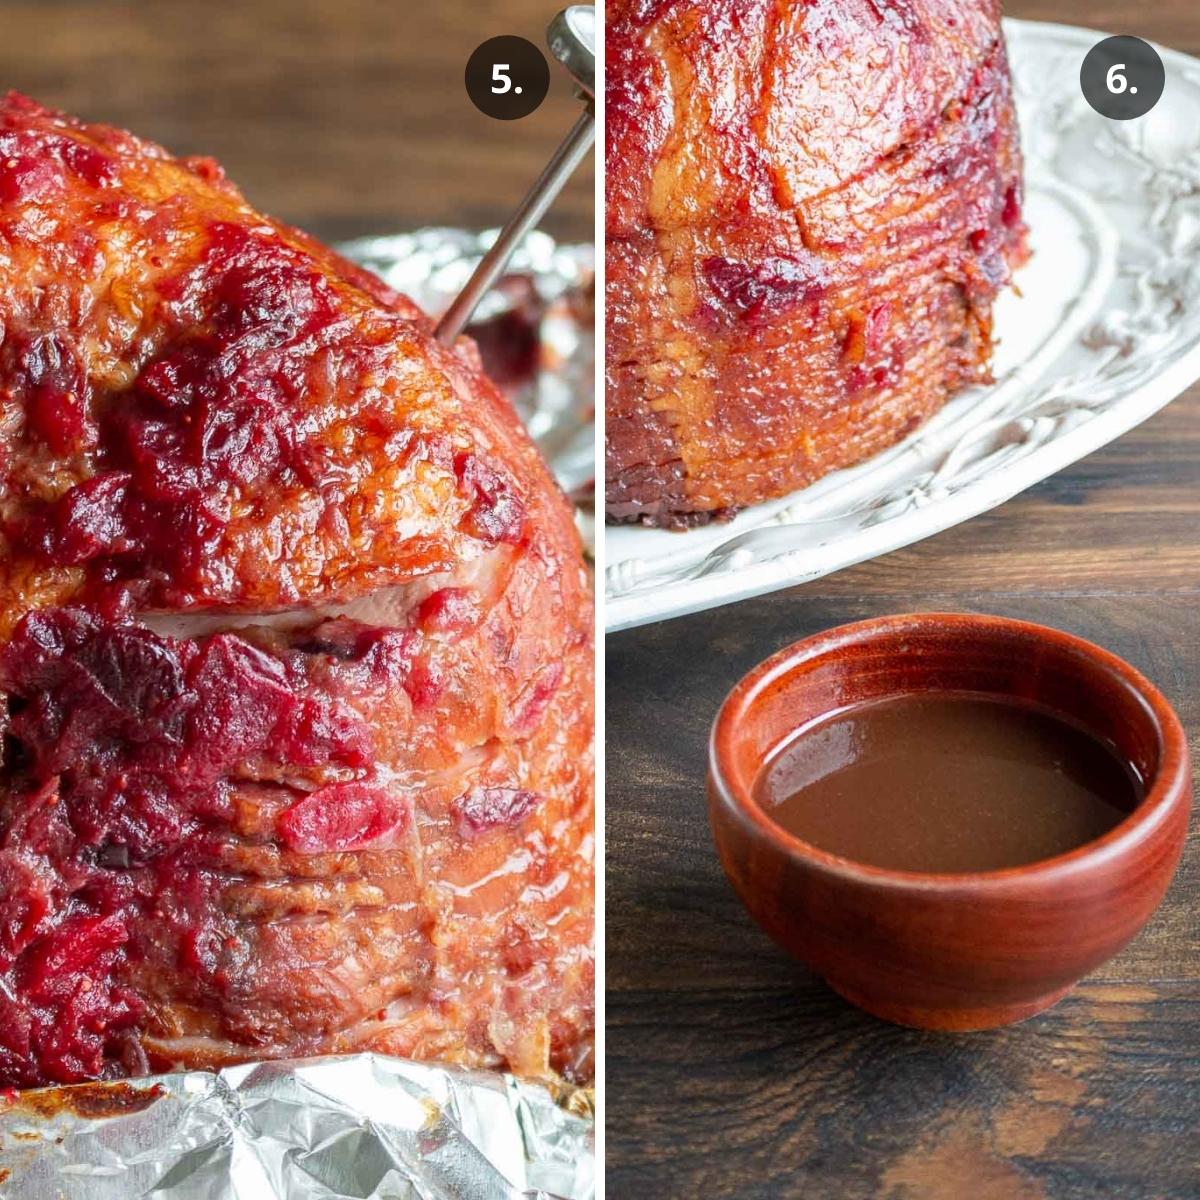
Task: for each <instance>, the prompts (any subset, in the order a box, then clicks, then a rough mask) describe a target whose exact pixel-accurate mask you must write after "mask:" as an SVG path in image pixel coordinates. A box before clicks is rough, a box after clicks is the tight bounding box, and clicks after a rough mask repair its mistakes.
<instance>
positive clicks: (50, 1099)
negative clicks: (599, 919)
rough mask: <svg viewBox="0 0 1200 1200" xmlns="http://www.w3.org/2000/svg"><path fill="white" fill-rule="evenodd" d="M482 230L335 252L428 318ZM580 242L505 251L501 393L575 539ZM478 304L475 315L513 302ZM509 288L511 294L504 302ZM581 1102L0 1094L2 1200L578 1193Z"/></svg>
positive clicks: (582, 496)
mask: <svg viewBox="0 0 1200 1200" xmlns="http://www.w3.org/2000/svg"><path fill="white" fill-rule="evenodd" d="M494 237H495V232H494V231H493V232H490V233H484V234H477V233H468V232H466V231H464V230H459V229H425V230H419V231H417V232H415V233H410V234H400V235H397V236H392V237H376V238H363V239H359V240H357V241H354V242H350V243H348V244H346V245H343V246H341V247H339V249H340V251H341V252H342V253H343V254H345V255H346V256H347V257H349V258H352V259H354V260H356V261H358V262H360V263H362V264H363V265H364V266H367V267H369V268H371V269H372V270H373V271H375V272H376V273H377V274H379V275H381V276H382V277H383V278H384V280H385V281H386V282H387V283H389V284H390V285H391V286H392V287H394V288H396V289H397V290H398V291H401V292H404V293H405V294H406V295H408V296H411V297H412V298H413V299H414V300H416V301H417V303H418V304H420V305H421V306H422V308H424V309H425V310H426V311H427V312H429V313H430V314H431V315H434V316H436V315H438V314H439V313H440V312H441V311H442V310H443V309H444V308H445V307H446V306H447V305H448V304H449V302H450V300H451V299H452V298H453V296H454V295H455V294H456V292H457V291H458V289H459V288H460V287H461V286H462V284H463V283H464V282H465V281H466V279H467V277H468V276H469V274H470V273H471V270H472V269H473V267H474V265H475V263H476V262H477V261H478V258H479V256H480V255H481V254H482V253H483V251H484V250H485V249H486V248H487V246H489V245H490V244H491V242H492V240H493V239H494ZM593 262H594V255H593V248H592V247H591V246H560V245H558V244H557V243H556V242H555V241H554V239H552V238H550V237H548V236H547V235H546V234H543V233H540V232H538V233H533V234H531V235H530V236H529V237H528V238H526V240H525V242H524V243H523V244H522V246H521V248H520V249H519V251H518V252H517V254H516V255H515V256H514V259H513V262H512V263H511V265H510V267H509V272H508V276H507V277H506V279H508V280H518V281H520V282H521V283H522V285H523V288H524V295H525V300H526V301H527V302H528V300H529V288H528V287H527V286H524V285H527V284H531V285H532V289H533V293H534V297H533V298H534V303H533V304H532V305H530V304H528V303H526V308H527V309H529V311H530V312H531V313H532V315H533V318H534V319H535V322H536V362H535V363H534V368H533V370H532V371H531V372H529V373H528V377H527V378H523V379H519V380H517V381H515V382H514V383H513V384H512V385H511V386H510V388H509V392H510V395H511V396H512V399H513V401H514V403H515V404H516V406H517V408H518V411H519V412H520V413H521V415H522V418H523V419H524V420H525V422H526V425H527V426H528V428H529V430H530V432H531V433H532V434H533V436H534V438H535V439H536V440H537V441H538V443H539V445H540V446H541V448H542V452H543V454H545V456H546V458H547V460H548V461H549V462H550V465H551V467H552V468H553V469H554V471H555V473H556V475H557V477H558V479H559V482H560V483H561V484H562V486H563V488H564V490H565V491H566V492H567V493H568V494H570V495H571V496H572V497H573V498H574V499H575V501H576V504H577V511H578V513H579V517H580V524H581V526H582V528H583V530H584V535H585V539H587V540H588V544H589V545H591V544H592V538H593V537H594V524H593V518H592V505H591V496H592V493H593V491H594V486H593V484H594V465H593V464H594V453H593V445H594V420H595V392H594V362H595V340H594V320H593V303H592V281H593ZM503 283H504V281H502V286H501V287H500V288H499V289H498V290H497V291H496V292H494V293H492V294H491V295H489V296H488V297H485V299H484V301H483V302H482V303H481V305H480V308H479V310H478V312H477V313H476V316H475V319H474V321H473V323H472V324H473V326H474V325H475V324H477V323H479V322H487V321H489V320H491V319H493V318H495V317H498V316H501V315H502V314H503V313H504V312H505V310H506V306H507V305H510V304H511V303H512V299H513V293H512V291H511V290H509V291H506V290H505V288H504V287H503ZM519 292H520V289H518V294H519ZM594 1179H595V1161H594V1128H593V1121H592V1118H591V1109H590V1099H589V1095H588V1093H586V1092H582V1091H577V1092H573V1093H569V1094H565V1095H560V1096H555V1095H552V1094H551V1093H550V1092H549V1091H547V1090H546V1089H544V1088H542V1087H539V1086H537V1085H535V1084H532V1083H528V1082H523V1081H520V1080H517V1079H514V1078H513V1077H511V1076H508V1075H501V1074H498V1073H489V1072H470V1071H461V1070H456V1069H453V1068H445V1067H438V1066H432V1065H428V1064H422V1063H413V1062H408V1061H405V1060H401V1059H395V1058H387V1057H384V1056H380V1055H374V1054H359V1055H351V1056H348V1057H344V1058H326V1059H311V1060H305V1061H292V1062H269V1063H249V1064H245V1065H242V1066H237V1067H230V1068H227V1069H225V1070H223V1071H221V1072H219V1073H217V1074H212V1073H209V1072H203V1071H192V1072H185V1073H179V1074H171V1075H159V1076H153V1077H150V1078H147V1079H138V1080H129V1081H126V1082H121V1083H106V1084H82V1085H78V1086H75V1087H63V1088H52V1089H44V1090H36V1091H26V1092H8V1093H0V1200H57V1198H59V1197H61V1198H63V1200H76V1198H78V1200H110V1198H111V1200H118V1198H119V1200H132V1198H134V1197H138V1198H142V1197H145V1198H146V1200H150V1198H153V1200H276V1198H278V1200H340V1198H342V1197H354V1198H355V1200H410V1198H411V1200H591V1198H592V1196H593V1195H594V1190H595V1185H594Z"/></svg>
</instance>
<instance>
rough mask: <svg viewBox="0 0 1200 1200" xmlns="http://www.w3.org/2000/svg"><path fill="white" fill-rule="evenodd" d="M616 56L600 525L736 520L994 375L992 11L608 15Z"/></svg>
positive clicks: (651, 9)
mask: <svg viewBox="0 0 1200 1200" xmlns="http://www.w3.org/2000/svg"><path fill="white" fill-rule="evenodd" d="M606 63H607V66H606V84H605V86H606V103H607V108H606V113H607V118H606V119H607V149H606V158H607V190H608V208H607V216H606V260H607V277H606V323H607V335H606V374H607V388H606V412H607V427H606V429H607V466H606V511H607V514H608V516H609V518H610V519H612V520H617V521H641V522H643V523H646V524H653V525H663V526H673V527H681V526H687V525H693V524H697V523H699V522H703V521H707V520H710V519H712V518H719V517H726V516H729V515H730V514H731V513H733V512H735V511H736V510H737V509H739V508H741V507H744V506H745V505H748V504H753V503H755V502H757V501H760V500H764V499H766V498H768V497H772V496H777V495H782V494H784V493H786V492H789V491H791V490H793V489H795V488H797V487H801V486H803V485H806V484H808V483H811V482H813V481H814V480H815V479H817V478H819V477H820V476H822V475H824V474H826V473H827V472H829V471H831V470H833V469H835V468H837V467H844V466H848V465H850V464H852V463H855V462H858V461H859V460H861V459H863V458H865V457H867V456H868V455H871V454H874V453H876V452H877V451H879V450H881V449H883V448H884V447H886V446H888V445H890V444H892V443H893V442H895V441H897V440H898V439H899V438H901V437H903V436H904V435H905V434H907V433H909V432H911V431H912V430H913V429H915V428H916V427H917V426H918V425H920V424H921V422H923V421H924V420H925V419H926V418H928V417H929V416H930V415H931V414H932V413H933V412H935V411H936V410H937V409H938V407H939V406H941V404H942V403H943V402H944V401H945V400H946V399H947V398H948V397H949V396H950V395H951V394H953V393H954V392H955V391H956V390H957V389H959V388H961V387H962V386H964V385H965V384H968V383H973V382H978V381H982V380H985V379H986V378H987V377H988V369H987V364H988V359H989V355H990V351H991V306H992V301H993V299H994V297H995V295H996V293H997V291H998V289H999V288H1000V287H1001V286H1002V284H1003V283H1004V282H1005V281H1006V280H1007V278H1008V273H1009V267H1010V265H1012V264H1014V263H1015V262H1016V261H1017V260H1018V259H1019V258H1020V256H1021V254H1022V252H1023V238H1024V229H1023V226H1022V223H1021V178H1020V166H1021V164H1020V157H1019V150H1018V144H1017V131H1016V124H1015V120H1014V116H1013V107H1012V100H1011V95H1010V82H1009V74H1008V66H1007V62H1006V59H1005V51H1004V42H1003V38H1002V35H1001V31H1000V13H999V4H998V3H997V2H996V0H983V2H981V0H608V4H607V28H606Z"/></svg>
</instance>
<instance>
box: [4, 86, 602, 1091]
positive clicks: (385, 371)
mask: <svg viewBox="0 0 1200 1200" xmlns="http://www.w3.org/2000/svg"><path fill="white" fill-rule="evenodd" d="M0 329H2V334H3V344H2V348H0V428H2V430H3V438H2V440H0V516H2V523H0V537H2V538H3V555H2V558H0V689H2V691H3V693H4V695H5V697H6V699H7V706H6V708H7V716H6V725H5V737H4V743H3V760H2V771H3V780H2V789H0V1085H3V1086H17V1087H21V1086H29V1085H36V1084H44V1083H50V1082H61V1083H69V1082H74V1081H77V1080H83V1079H91V1078H98V1077H100V1078H104V1077H113V1076H120V1075H126V1074H140V1073H144V1072H147V1071H151V1070H167V1069H173V1068H176V1067H195V1066H216V1065H219V1064H222V1063H227V1062H230V1061H236V1060H239V1059H260V1058H266V1057H275V1056H282V1055H286V1056H299V1055H308V1054H316V1053H329V1052H343V1051H354V1050H364V1049H373V1050H380V1051H385V1052H390V1053H394V1054H399V1055H404V1056H410V1057H416V1058H423V1059H441V1060H447V1061H453V1062H458V1063H464V1064H470V1065H476V1066H488V1067H507V1068H509V1069H512V1070H514V1071H516V1072H518V1073H521V1074H525V1075H534V1076H541V1077H553V1076H562V1077H567V1078H571V1079H577V1080H583V1079H587V1078H589V1077H590V1074H591V1023H592V1006H593V970H592V956H591V955H592V951H591V946H592V940H591V930H592V863H591V851H592V809H591V787H592V765H591V737H592V615H591V614H592V608H591V600H590V593H589V582H588V579H587V576H586V573H585V566H584V563H583V560H582V556H581V549H580V545H579V541H578V538H577V535H576V532H575V529H574V525H573V521H572V515H571V512H570V511H569V508H568V506H567V504H566V502H565V501H564V499H563V497H562V496H561V494H560V493H559V492H558V491H557V489H556V488H555V485H554V484H553V482H552V481H551V479H550V477H549V475H548V473H547V471H546V469H545V467H544V465H543V464H542V462H541V461H540V459H539V458H538V455H537V453H536V451H535V449H534V448H533V446H532V444H531V443H530V442H529V440H528V438H527V437H526V436H525V434H524V432H523V431H522V429H521V428H520V426H519V424H518V421H517V419H516V417H515V415H514V413H513V411H512V409H511V407H510V406H509V405H508V404H507V403H506V402H505V401H504V400H502V399H501V397H500V395H499V394H498V393H497V391H496V390H495V388H494V387H493V386H492V385H491V384H490V383H489V382H488V381H487V379H485V378H484V376H483V375H482V373H481V372H480V370H479V367H478V363H477V359H476V357H475V352H474V349H473V347H472V346H471V344H470V343H468V342H462V343H460V345H459V346H458V347H457V348H456V349H455V350H453V351H450V350H446V349H444V348H442V347H440V346H439V345H437V344H436V343H435V342H434V341H433V339H432V338H431V336H430V324H429V322H428V320H427V319H426V317H425V316H424V315H423V314H422V313H421V312H420V311H418V310H417V309H416V308H415V307H414V306H413V305H412V304H411V303H409V302H408V301H406V300H404V299H403V298H401V297H399V296H397V295H396V294H394V293H392V292H390V291H389V290H388V289H387V288H386V287H385V286H384V285H383V284H382V283H381V282H379V281H378V280H377V279H375V278H374V277H372V276H369V275H367V274H366V273H364V272H362V271H360V270H358V269H357V268H355V267H353V266H352V265H350V264H349V263H347V262H344V261H342V260H341V259H339V258H338V257H337V256H336V255H334V254H332V253H331V252H329V251H328V250H325V249H323V248H322V247H321V246H319V245H317V244H316V243H314V242H313V241H311V240H310V239H308V238H307V237H305V236H304V235H303V234H300V233H298V232H296V231H295V230H292V229H288V228H286V227H284V226H281V225H279V224H278V223H276V222H274V221H271V220H269V219H268V218H266V217H263V216H261V215H260V214H258V213H256V212H255V211H254V210H253V209H252V208H251V207H250V206H249V205H248V204H247V203H246V202H245V201H244V200H243V199H242V197H241V196H240V195H239V193H238V192H237V191H236V189H235V188H233V187H232V186H231V185H230V184H229V183H227V182H226V181H225V180H224V179H223V177H222V175H221V172H220V170H219V168H218V167H217V166H216V165H215V164H214V163H212V162H210V161H207V160H205V161H197V160H189V161H179V160H176V159H173V158H171V157H170V156H169V155H168V154H167V153H166V152H165V151H163V150H161V149H160V148H158V147H157V146H153V145H149V144H147V143H145V142H142V141H139V140H137V139H136V138H134V137H132V136H130V135H128V134H126V133H122V132H118V131H116V130H113V129H108V128H102V127H97V126H86V125H82V124H79V123H78V122H75V121H73V120H70V119H69V118H66V117H64V116H62V115H60V114H57V113H54V112H50V111H47V110H45V109H43V108H41V107H39V106H38V105H36V104H34V103H32V102H30V101H28V100H25V99H23V98H21V97H19V96H10V97H9V98H8V99H7V101H6V102H4V103H3V105H2V106H0Z"/></svg>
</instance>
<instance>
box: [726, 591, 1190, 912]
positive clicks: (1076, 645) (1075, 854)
mask: <svg viewBox="0 0 1200 1200" xmlns="http://www.w3.org/2000/svg"><path fill="white" fill-rule="evenodd" d="M939 627H940V629H942V630H944V631H953V630H956V629H957V630H966V629H970V630H972V631H974V632H977V633H978V632H984V633H987V632H990V633H993V634H1003V635H1008V636H1012V635H1017V636H1019V637H1024V638H1027V639H1036V640H1039V641H1043V642H1048V643H1050V644H1053V645H1055V646H1057V647H1058V648H1059V649H1061V650H1064V651H1071V652H1073V653H1075V654H1078V655H1082V656H1083V657H1085V658H1087V659H1089V660H1090V661H1091V663H1092V664H1093V665H1094V666H1097V667H1099V668H1100V669H1101V670H1107V671H1109V672H1110V673H1111V674H1114V675H1116V676H1117V677H1118V678H1119V679H1120V680H1121V681H1122V682H1123V683H1124V684H1125V686H1126V687H1127V688H1129V689H1130V690H1131V691H1132V692H1133V693H1134V695H1135V696H1136V697H1137V699H1138V700H1139V701H1140V702H1141V703H1142V705H1143V706H1144V707H1145V708H1146V710H1147V712H1148V713H1149V715H1150V717H1151V719H1152V720H1153V722H1154V725H1155V732H1156V733H1157V735H1158V741H1159V766H1158V770H1157V772H1156V773H1155V775H1154V778H1153V779H1152V780H1150V781H1149V786H1148V787H1147V789H1146V792H1145V795H1144V796H1143V797H1142V799H1141V801H1140V802H1139V803H1138V804H1137V805H1136V807H1134V809H1133V810H1132V811H1131V812H1130V813H1129V815H1128V816H1127V817H1125V818H1124V820H1122V821H1120V822H1119V823H1118V824H1117V825H1116V826H1114V827H1113V828H1112V829H1110V830H1109V831H1108V832H1106V833H1105V834H1103V835H1101V836H1100V837H1098V838H1095V839H1093V840H1092V841H1090V842H1084V843H1083V844H1082V845H1081V846H1077V847H1075V848H1074V849H1072V850H1068V851H1065V852H1064V853H1062V854H1056V855H1053V856H1052V857H1050V858H1043V859H1036V860H1034V861H1033V862H1030V863H1023V864H1020V865H1018V866H1014V867H1002V868H999V869H993V870H988V871H965V872H949V871H947V872H933V871H910V870H901V869H899V868H891V867H880V866H874V865H872V864H869V863H863V862H858V861H857V860H855V859H849V858H843V857H842V856H841V855H837V854H832V853H830V852H829V851H827V850H822V849H821V848H820V847H818V846H815V845H813V844H812V843H811V842H806V841H805V840H804V839H803V838H801V837H798V836H797V835H795V834H793V833H790V832H789V831H788V830H786V829H784V828H783V827H782V826H781V825H779V824H777V823H776V822H775V821H773V820H772V819H771V818H770V817H769V816H768V815H767V813H766V811H765V810H764V809H763V807H762V806H761V805H760V804H759V803H758V802H757V801H756V800H755V799H754V797H753V795H752V794H751V791H750V790H749V789H746V788H742V787H740V786H736V785H735V784H734V783H733V781H732V779H731V773H730V772H728V771H726V770H725V769H724V764H725V762H726V761H727V760H728V759H729V758H730V757H731V749H730V742H731V739H732V738H733V736H734V735H735V732H736V725H737V722H738V721H739V720H740V719H741V718H742V717H744V715H745V713H746V712H747V710H748V709H749V708H750V706H751V705H752V704H753V702H754V701H755V700H756V699H757V698H758V697H759V696H760V695H761V694H762V693H763V692H764V691H765V690H766V689H767V688H768V687H770V686H771V684H772V683H774V682H775V681H776V680H778V679H779V678H780V677H782V676H783V675H785V674H787V672H788V671H789V670H790V669H791V668H792V667H794V666H795V665H796V664H798V663H800V662H804V661H806V660H809V659H813V658H818V657H821V656H823V655H825V654H829V653H831V652H833V651H835V650H838V649H840V648H843V647H845V646H848V645H855V644H862V643H864V642H870V641H872V640H875V639H877V638H880V637H883V636H886V635H894V634H896V633H903V632H904V631H906V630H911V631H912V632H914V633H916V632H926V631H928V630H930V629H931V628H939ZM823 715H825V714H822V716H823ZM820 719H821V716H817V717H814V718H813V720H820ZM708 770H709V787H710V791H711V792H713V793H715V795H716V797H717V798H719V799H720V800H721V801H723V802H724V803H725V804H726V805H728V806H729V807H731V808H732V809H733V810H734V811H735V812H736V813H737V814H738V815H740V816H741V817H742V819H743V820H747V821H749V822H750V824H751V825H752V826H754V827H755V829H756V830H757V832H758V833H759V834H760V836H762V837H763V838H764V839H765V840H766V841H767V842H769V843H770V844H772V845H773V846H774V848H775V849H776V850H777V851H779V852H780V853H782V854H784V855H785V856H787V857H789V858H792V859H799V860H801V861H803V862H804V863H805V864H807V865H808V866H809V867H811V868H815V869H816V870H817V871H819V872H820V873H822V874H826V875H830V876H835V877H840V878H842V879H845V880H851V881H856V882H860V883H865V884H870V885H872V886H876V887H878V886H884V887H888V886H892V887H896V888H899V889H904V890H909V891H912V890H918V891H928V892H945V891H961V890H963V889H964V888H966V889H969V890H971V891H973V892H978V890H979V889H981V888H982V889H987V890H989V891H1007V890H1011V889H1012V888H1014V887H1023V886H1025V885H1027V884H1029V883H1031V882H1036V883H1038V884H1043V883H1051V884H1052V883H1054V882H1056V881H1059V880H1065V879H1068V878H1069V877H1070V876H1072V875H1075V874H1078V873H1079V872H1081V871H1086V870H1091V869H1093V868H1095V867H1103V866H1105V865H1107V864H1109V863H1112V862H1113V861H1115V860H1119V859H1120V858H1121V857H1123V856H1124V855H1125V854H1126V853H1128V852H1129V851H1131V850H1133V849H1134V848H1135V847H1136V846H1137V845H1138V844H1139V843H1141V842H1142V841H1143V840H1144V839H1145V838H1146V837H1148V836H1149V835H1150V834H1151V833H1152V832H1154V831H1155V830H1156V829H1157V828H1158V827H1159V826H1161V825H1162V824H1163V823H1164V822H1165V821H1166V820H1167V819H1168V817H1169V816H1170V814H1171V812H1172V811H1173V809H1174V808H1175V807H1176V805H1177V804H1178V803H1179V801H1180V799H1181V796H1182V799H1183V800H1184V802H1185V804H1186V805H1187V806H1188V807H1190V802H1191V780H1190V777H1189V757H1188V746H1187V735H1186V733H1185V732H1184V729H1183V725H1182V723H1181V722H1180V720H1179V717H1178V715H1177V714H1176V712H1175V710H1174V709H1173V708H1172V707H1171V705H1170V703H1169V702H1168V701H1167V699H1166V697H1165V696H1163V694H1162V693H1161V692H1160V691H1159V690H1158V688H1157V687H1155V685H1154V684H1153V683H1151V682H1150V680H1149V679H1147V678H1146V676H1145V675H1143V674H1142V673H1141V672H1140V671H1138V670H1137V669H1136V668H1135V667H1133V666H1131V665H1130V664H1129V663H1127V662H1126V661H1125V660H1124V659H1122V658H1120V657H1118V656H1117V655H1115V654H1113V653H1112V652H1111V651H1109V650H1106V649H1104V647H1103V646H1098V645H1096V643H1094V642H1089V641H1087V640H1086V639H1085V638H1081V637H1077V636H1076V635H1075V634H1072V633H1067V632H1065V631H1064V630H1061V629H1055V628H1053V627H1052V626H1049V625H1039V624H1037V623H1035V622H1032V621H1020V620H1016V619H1014V618H1011V617H998V616H991V615H988V614H984V613H968V612H916V613H898V614H894V615H889V616H881V617H870V618H868V619H866V620H863V621H853V622H850V623H848V624H845V625H837V626H834V627H833V628H830V629H827V630H824V631H822V632H820V633H816V634H812V635H810V636H809V637H805V638H801V639H800V640H799V641H796V642H792V643H791V644H790V645H787V646H785V647H783V649H781V650H778V651H777V652H776V653H774V654H772V655H770V656H769V657H768V658H765V659H764V660H763V661H762V662H760V663H759V664H758V665H757V666H755V667H752V668H751V669H750V670H749V671H748V672H747V673H746V674H745V675H743V676H742V677H741V679H739V680H738V682H737V683H736V684H734V686H733V688H732V689H731V690H730V692H729V694H728V695H727V696H726V697H725V699H724V701H723V702H722V704H721V707H720V708H719V709H718V711H717V715H716V718H715V719H714V721H713V724H712V730H711V732H710V735H709V744H708Z"/></svg>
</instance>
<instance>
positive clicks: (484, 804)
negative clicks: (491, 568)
mask: <svg viewBox="0 0 1200 1200" xmlns="http://www.w3.org/2000/svg"><path fill="white" fill-rule="evenodd" d="M539 803H541V797H540V796H539V795H538V794H537V793H536V792H527V791H522V790H521V789H519V788H507V787H479V788H473V789H472V790H471V791H469V792H465V793H464V794H463V795H461V796H459V797H458V799H457V800H455V801H454V815H455V819H456V821H457V824H458V829H459V832H460V833H462V834H463V835H464V836H469V835H472V834H480V833H486V832H487V831H488V830H489V829H499V828H501V827H503V826H508V825H516V824H517V823H518V822H520V821H522V820H524V818H525V817H526V816H528V815H529V814H530V813H531V812H533V810H534V809H535V808H537V806H538V804H539Z"/></svg>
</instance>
